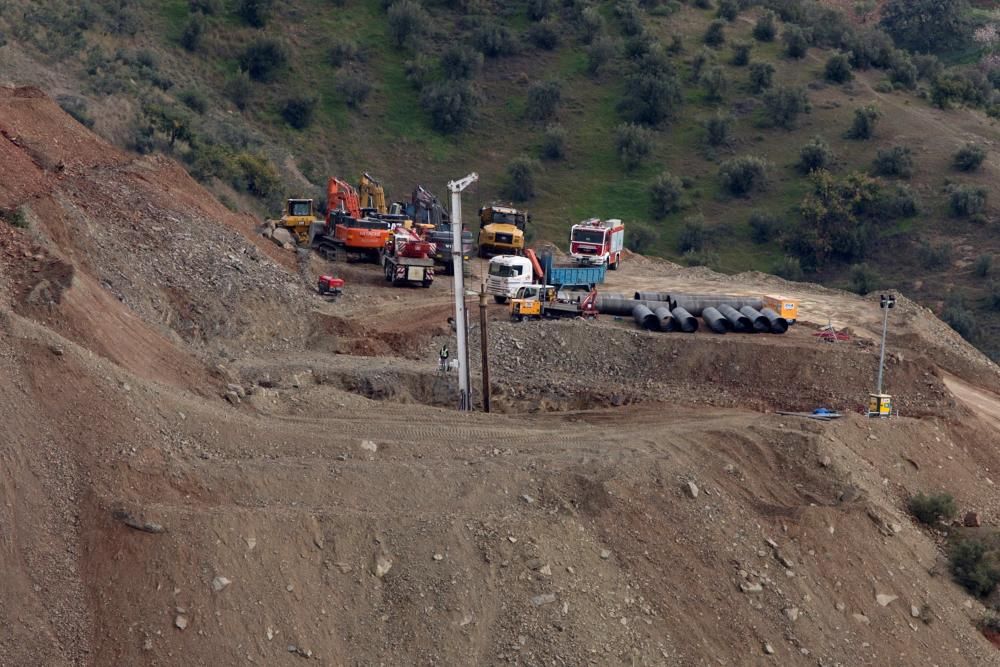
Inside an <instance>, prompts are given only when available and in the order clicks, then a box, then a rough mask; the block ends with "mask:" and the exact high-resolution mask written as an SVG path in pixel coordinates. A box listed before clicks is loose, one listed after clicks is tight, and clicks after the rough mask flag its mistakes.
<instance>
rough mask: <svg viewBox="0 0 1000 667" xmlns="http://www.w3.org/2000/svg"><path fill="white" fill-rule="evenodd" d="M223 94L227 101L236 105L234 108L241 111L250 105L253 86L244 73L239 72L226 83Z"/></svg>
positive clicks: (247, 75)
mask: <svg viewBox="0 0 1000 667" xmlns="http://www.w3.org/2000/svg"><path fill="white" fill-rule="evenodd" d="M224 92H225V94H226V97H228V98H229V101H230V102H232V103H233V104H235V105H236V108H237V109H239V110H240V111H243V110H244V109H246V108H247V105H248V104H249V103H250V97H251V95H253V84H252V83H250V76H249V74H247V73H246V72H239V73H237V74H236V75H235V76H232V77H230V78H229V80H227V81H226V84H225V87H224Z"/></svg>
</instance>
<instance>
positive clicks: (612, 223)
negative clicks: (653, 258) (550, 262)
mask: <svg viewBox="0 0 1000 667" xmlns="http://www.w3.org/2000/svg"><path fill="white" fill-rule="evenodd" d="M624 245H625V225H624V224H622V221H621V220H617V219H613V220H600V219H599V218H591V219H589V220H584V221H583V222H581V223H580V224H578V225H573V228H572V229H571V230H570V234H569V254H570V257H572V258H573V261H575V262H577V263H579V264H592V265H601V264H606V265H607V267H608V268H609V269H612V270H614V269H617V268H618V266H619V265H620V264H621V261H622V248H623V247H624Z"/></svg>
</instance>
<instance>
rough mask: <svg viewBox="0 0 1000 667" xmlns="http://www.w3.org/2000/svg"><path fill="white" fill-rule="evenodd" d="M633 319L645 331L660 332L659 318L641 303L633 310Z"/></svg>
mask: <svg viewBox="0 0 1000 667" xmlns="http://www.w3.org/2000/svg"><path fill="white" fill-rule="evenodd" d="M632 319H634V320H635V323H636V324H638V325H639V326H640V327H642V328H643V329H648V330H649V331H659V330H660V320H659V318H658V317H656V315H655V314H653V311H651V310H650V309H649V308H647V307H646V306H644V305H642V304H641V303H640V304H639V305H637V306H636V307H635V308H633V309H632Z"/></svg>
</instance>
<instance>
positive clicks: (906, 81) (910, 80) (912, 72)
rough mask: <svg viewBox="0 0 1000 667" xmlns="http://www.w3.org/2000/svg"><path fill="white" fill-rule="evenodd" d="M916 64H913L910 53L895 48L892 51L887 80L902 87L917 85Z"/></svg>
mask: <svg viewBox="0 0 1000 667" xmlns="http://www.w3.org/2000/svg"><path fill="white" fill-rule="evenodd" d="M918 76H919V74H918V72H917V66H916V65H914V64H913V60H912V59H911V58H910V55H909V54H908V53H906V52H905V51H899V50H895V51H893V52H892V58H891V62H890V64H889V80H890V81H892V83H893V84H894V85H896V86H900V87H902V88H907V89H909V88H913V87H914V86H916V85H917V78H918Z"/></svg>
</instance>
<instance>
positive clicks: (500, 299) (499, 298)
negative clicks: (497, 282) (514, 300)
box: [493, 294, 507, 304]
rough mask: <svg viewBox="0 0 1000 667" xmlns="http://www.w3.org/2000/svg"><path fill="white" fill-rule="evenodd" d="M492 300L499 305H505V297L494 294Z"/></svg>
mask: <svg viewBox="0 0 1000 667" xmlns="http://www.w3.org/2000/svg"><path fill="white" fill-rule="evenodd" d="M493 300H494V301H496V302H497V303H499V304H504V303H507V297H505V296H500V295H499V294H494V295H493Z"/></svg>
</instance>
